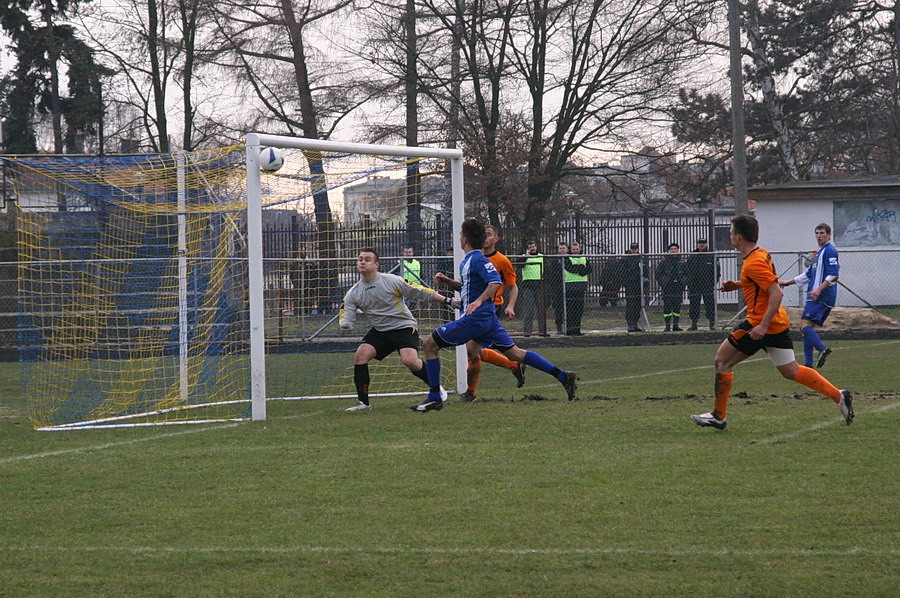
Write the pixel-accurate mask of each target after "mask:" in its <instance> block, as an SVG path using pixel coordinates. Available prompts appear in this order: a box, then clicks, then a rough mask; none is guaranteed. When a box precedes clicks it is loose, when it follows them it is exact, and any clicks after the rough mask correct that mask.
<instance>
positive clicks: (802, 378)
mask: <svg viewBox="0 0 900 598" xmlns="http://www.w3.org/2000/svg"><path fill="white" fill-rule="evenodd" d="M794 381H795V382H799V383H800V384H802V385H803V386H808V387H810V388H811V389H813V390H814V391H816V392H817V393H819V394H821V395H825V396H826V397H828V398H829V399H831V400H832V401H834V402H835V403H840V402H841V391H840V390H838V388H837V387H836V386H835V385H834V384H832V383H831V382H829V381H828V380H826V379H825V377H824V376H823V375H822V374H820V373H819V372H817V371H816V370H814V369H812V368H808V367H806V366H805V365H801V366H800V367H799V368H798V369H797V377H796V378H794Z"/></svg>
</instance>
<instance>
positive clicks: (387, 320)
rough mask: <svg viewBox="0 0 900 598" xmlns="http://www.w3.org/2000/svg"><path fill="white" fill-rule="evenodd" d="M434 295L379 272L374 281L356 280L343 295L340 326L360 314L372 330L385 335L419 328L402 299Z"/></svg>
mask: <svg viewBox="0 0 900 598" xmlns="http://www.w3.org/2000/svg"><path fill="white" fill-rule="evenodd" d="M433 294H434V291H433V290H431V289H429V288H426V287H423V286H419V285H416V284H410V283H408V282H406V281H404V280H403V279H402V278H400V277H399V276H396V275H394V274H385V273H382V272H379V273H378V274H377V275H376V276H375V280H373V281H371V282H363V281H362V280H358V281H357V282H356V284H354V285H353V286H352V287H350V290H349V291H347V294H346V295H344V304H343V305H342V306H341V323H342V324H350V325H351V326H352V325H353V323H354V322H355V321H356V317H357V312H358V311H361V312H362V313H364V314H365V315H366V316H368V317H369V320H370V321H371V322H372V326H373V327H374V328H375V330H378V331H381V332H387V331H388V330H398V329H400V328H418V326H419V324H418V322H416V319H415V318H414V317H413V315H412V312H410V311H409V308H408V307H407V306H406V301H405V300H404V299H430V298H431V296H432V295H433Z"/></svg>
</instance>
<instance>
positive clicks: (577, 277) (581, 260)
mask: <svg viewBox="0 0 900 598" xmlns="http://www.w3.org/2000/svg"><path fill="white" fill-rule="evenodd" d="M569 260H570V261H571V262H572V263H573V264H579V265H585V264H587V258H586V257H584V256H580V257H576V256H572V255H570V256H569ZM565 273H566V274H565V281H566V282H587V281H588V277H587V274H575V273H574V272H569V271H568V270H565Z"/></svg>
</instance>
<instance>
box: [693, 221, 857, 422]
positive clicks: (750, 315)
mask: <svg viewBox="0 0 900 598" xmlns="http://www.w3.org/2000/svg"><path fill="white" fill-rule="evenodd" d="M758 239H759V222H757V221H756V218H754V217H753V216H747V215H745V214H742V215H739V216H735V217H734V218H732V219H731V243H732V245H734V247H735V249H737V250H738V251H740V252H741V257H742V258H743V264H742V266H741V280H740V281H735V280H726V281H725V282H723V283H722V287H721V289H720V290H722V291H736V290H738V289H741V290H742V291H743V293H744V302H745V303H746V305H747V319H746V320H744V321H743V322H741V323H740V324H739V325H738V327H737V328H735V330H734V332H732V333H731V334H730V335H728V338H726V339H725V340H724V341H722V344H721V345H719V350H718V351H717V352H716V384H715V395H716V398H715V404H714V407H713V410H712V411H710V412H708V413H703V414H701V415H692V416H691V419H692V420H693V421H694V423H696V424H697V425H698V426H711V427H713V428H718V429H719V430H722V429H724V428H725V425H726V419H725V418H726V417H727V409H728V396H729V394H730V393H731V386H732V384H733V382H734V372H732V368H733V367H734V366H735V365H737V364H738V363H740V362H741V361H743V360H745V359H747V358H748V357H750V356H751V355H753V354H754V353H756V352H757V351H759V350H760V349H762V350H764V351H765V352H766V353H768V355H769V359H770V360H771V361H772V363H773V364H774V365H775V367H776V368H777V369H778V371H779V372H781V375H782V376H784V377H785V378H787V379H788V380H794V381H795V382H799V383H800V384H803V385H804V386H808V387H809V388H811V389H813V390H815V391H816V392H818V393H820V394H822V395H824V396H826V397H828V398H829V399H831V400H832V401H834V402H835V403H836V404H837V405H838V407H839V408H840V410H841V415H842V416H843V418H844V422H845V423H846V424H847V425H850V423H851V422H852V421H853V397H852V395H851V394H850V391H849V390H838V389H837V388H836V387H835V386H834V385H833V384H831V382H829V381H828V380H826V379H825V378H824V377H823V376H822V375H821V374H819V372H817V371H816V370H814V369H812V368H809V367H806V366H801V365H800V364H798V363H797V360H796V359H795V357H794V344H793V342H792V341H791V337H790V331H789V329H790V324H791V323H790V320H789V319H788V314H787V311H786V310H785V309H784V307H782V305H781V300H782V298H783V297H784V292H783V291H782V290H781V285H779V284H778V274H776V273H775V266H774V265H773V263H772V257H771V256H770V255H769V253H768V252H767V251H766V250H765V249H763V248H762V247H760V246H759V245H757V244H756V242H757V240H758Z"/></svg>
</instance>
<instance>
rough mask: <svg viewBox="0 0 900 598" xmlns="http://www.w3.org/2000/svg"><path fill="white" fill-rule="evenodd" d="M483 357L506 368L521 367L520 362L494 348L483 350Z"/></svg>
mask: <svg viewBox="0 0 900 598" xmlns="http://www.w3.org/2000/svg"><path fill="white" fill-rule="evenodd" d="M481 358H482V359H483V360H485V361H486V362H488V363H492V364H494V365H499V366H500V367H502V368H506V369H508V370H514V369H516V368H518V367H519V364H518V362H515V361H513V360H512V359H509V358H507V357H505V356H504V355H503V354H502V353H499V352H497V351H494V350H493V349H484V350H482V351H481Z"/></svg>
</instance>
